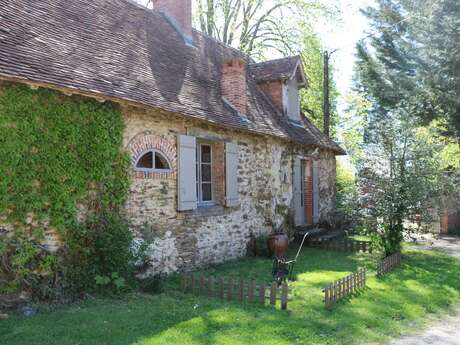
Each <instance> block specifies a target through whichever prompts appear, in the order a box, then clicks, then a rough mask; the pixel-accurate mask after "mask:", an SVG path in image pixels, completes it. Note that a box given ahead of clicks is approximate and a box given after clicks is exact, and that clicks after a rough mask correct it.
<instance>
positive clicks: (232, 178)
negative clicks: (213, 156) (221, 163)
mask: <svg viewBox="0 0 460 345" xmlns="http://www.w3.org/2000/svg"><path fill="white" fill-rule="evenodd" d="M238 204H239V195H238V145H237V144H235V143H226V144H225V205H226V206H228V207H234V206H238Z"/></svg>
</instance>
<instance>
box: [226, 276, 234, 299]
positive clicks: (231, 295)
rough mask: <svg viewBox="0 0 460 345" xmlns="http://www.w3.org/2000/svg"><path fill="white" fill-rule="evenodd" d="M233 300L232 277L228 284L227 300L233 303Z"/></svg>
mask: <svg viewBox="0 0 460 345" xmlns="http://www.w3.org/2000/svg"><path fill="white" fill-rule="evenodd" d="M232 298H233V279H232V278H231V277H230V278H229V279H228V282H227V300H229V301H231V300H232Z"/></svg>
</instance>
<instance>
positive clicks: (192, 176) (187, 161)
mask: <svg viewBox="0 0 460 345" xmlns="http://www.w3.org/2000/svg"><path fill="white" fill-rule="evenodd" d="M177 162H178V164H177V200H178V205H177V208H178V210H179V211H187V210H194V209H196V208H197V196H196V138H195V137H191V136H188V135H179V136H178V137H177Z"/></svg>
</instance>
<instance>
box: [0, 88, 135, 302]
mask: <svg viewBox="0 0 460 345" xmlns="http://www.w3.org/2000/svg"><path fill="white" fill-rule="evenodd" d="M122 134H123V119H122V115H121V111H120V110H119V109H118V107H117V106H116V105H113V104H111V103H108V102H106V103H100V102H97V101H95V100H92V99H88V98H83V97H77V96H73V97H67V96H64V95H63V94H60V93H58V92H55V91H51V90H48V89H42V88H40V89H37V90H32V89H31V88H30V87H28V86H24V85H18V84H13V83H3V84H0V233H1V242H0V258H1V260H2V263H1V276H0V294H2V293H4V294H8V293H11V294H12V293H15V292H18V291H22V292H23V291H27V292H30V293H31V294H33V295H34V296H36V297H53V295H54V294H56V293H58V291H59V293H61V292H62V290H66V289H67V288H70V287H72V288H73V289H74V290H84V289H86V288H90V286H91V285H92V284H93V283H94V282H95V281H96V280H97V279H98V280H97V281H99V282H100V281H101V277H102V278H104V277H105V278H106V279H105V280H104V279H102V280H103V281H107V279H109V280H110V279H112V278H113V279H114V280H115V279H118V278H120V277H121V276H123V275H124V274H126V273H127V268H126V267H128V265H129V261H130V260H131V258H130V254H129V253H130V247H129V246H130V244H131V240H130V239H131V237H130V236H131V234H130V232H129V229H128V226H127V224H126V222H125V221H124V220H123V217H122V212H121V211H122V209H123V207H122V206H123V204H124V202H125V199H126V196H127V191H128V187H129V173H128V171H129V170H128V167H129V158H128V157H127V155H126V154H125V153H124V151H123V148H122ZM112 229H113V232H112ZM50 233H51V234H53V236H55V237H57V239H58V240H59V241H58V242H59V243H60V245H59V246H58V247H59V248H60V249H59V250H57V251H51V250H50V248H48V246H47V241H46V236H50ZM114 234H116V236H114ZM112 257H113V258H114V260H113V262H111V260H112ZM117 257H122V260H123V261H126V262H121V261H120V260H118V259H117ZM90 262H92V264H90ZM110 277H112V278H110ZM77 280H78V281H77ZM77 283H78V284H77ZM118 283H120V280H118ZM117 285H118V284H117Z"/></svg>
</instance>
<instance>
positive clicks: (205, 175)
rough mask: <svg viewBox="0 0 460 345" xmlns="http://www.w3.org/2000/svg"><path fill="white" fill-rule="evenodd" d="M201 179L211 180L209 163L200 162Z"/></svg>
mask: <svg viewBox="0 0 460 345" xmlns="http://www.w3.org/2000/svg"><path fill="white" fill-rule="evenodd" d="M201 181H202V182H211V164H201Z"/></svg>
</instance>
